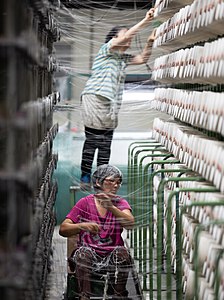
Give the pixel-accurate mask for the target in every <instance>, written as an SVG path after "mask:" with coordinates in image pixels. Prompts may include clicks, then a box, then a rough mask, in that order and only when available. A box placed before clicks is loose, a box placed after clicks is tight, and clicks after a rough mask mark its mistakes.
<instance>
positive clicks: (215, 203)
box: [180, 198, 224, 300]
mask: <svg viewBox="0 0 224 300" xmlns="http://www.w3.org/2000/svg"><path fill="white" fill-rule="evenodd" d="M194 206H198V207H203V206H211V207H215V206H224V198H223V202H222V200H221V199H219V201H217V200H215V201H213V200H210V201H200V202H193V203H191V204H188V205H184V206H182V207H181V209H180V233H181V232H182V218H183V215H184V213H185V212H186V210H187V209H188V208H192V207H194ZM201 225H204V224H201ZM216 225H217V224H216ZM198 226H200V224H198ZM206 226H207V224H206ZM182 244H183V243H182V240H181V247H180V251H181V250H182V248H183V246H182ZM223 253H224V249H223V250H220V253H219V256H218V258H217V261H216V264H217V265H216V269H215V278H217V281H218V262H219V259H220V258H221V256H222V255H223ZM197 259H198V255H196V257H195V258H194V261H195V260H196V264H197ZM181 268H182V260H181ZM195 269H196V267H195ZM196 272H197V271H196ZM196 276H197V274H195V277H196ZM197 278H198V276H197ZM197 289H198V283H197V279H196V280H195V289H194V290H195V292H196V291H197ZM215 295H216V296H215V299H216V300H219V299H218V284H216V286H215Z"/></svg>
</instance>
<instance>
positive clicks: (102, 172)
mask: <svg viewBox="0 0 224 300" xmlns="http://www.w3.org/2000/svg"><path fill="white" fill-rule="evenodd" d="M107 177H111V178H120V180H121V181H122V173H121V171H120V170H119V169H118V168H117V167H115V166H112V165H101V166H99V167H98V168H97V170H96V171H95V172H94V173H93V175H92V182H93V188H94V190H95V191H96V190H100V187H99V186H98V185H97V184H96V182H97V183H98V184H99V185H100V186H101V185H102V184H103V181H104V179H105V178H107Z"/></svg>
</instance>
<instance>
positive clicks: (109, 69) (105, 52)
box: [82, 40, 132, 106]
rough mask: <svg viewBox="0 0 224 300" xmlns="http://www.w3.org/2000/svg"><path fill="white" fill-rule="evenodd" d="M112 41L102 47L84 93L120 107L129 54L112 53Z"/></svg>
mask: <svg viewBox="0 0 224 300" xmlns="http://www.w3.org/2000/svg"><path fill="white" fill-rule="evenodd" d="M111 43H112V40H110V41H109V42H108V43H106V44H104V45H103V46H101V48H100V50H99V52H98V54H97V56H96V58H95V60H94V63H93V67H92V74H91V77H90V78H89V79H88V81H87V83H86V86H85V88H84V90H83V92H82V95H84V94H95V95H100V96H103V97H105V98H107V99H109V100H110V101H113V102H115V103H116V104H117V106H120V103H121V100H122V94H123V89H124V81H125V68H126V66H127V63H128V62H129V61H130V59H131V57H132V56H131V55H129V54H124V53H122V54H120V53H118V52H111V51H110V46H111Z"/></svg>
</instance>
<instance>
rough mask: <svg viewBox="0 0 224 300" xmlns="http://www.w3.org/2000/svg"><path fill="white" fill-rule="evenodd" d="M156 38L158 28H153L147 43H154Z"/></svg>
mask: <svg viewBox="0 0 224 300" xmlns="http://www.w3.org/2000/svg"><path fill="white" fill-rule="evenodd" d="M155 39H156V28H155V29H153V31H152V33H151V34H150V36H149V37H148V39H147V43H153V42H154V41H155Z"/></svg>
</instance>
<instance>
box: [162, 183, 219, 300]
mask: <svg viewBox="0 0 224 300" xmlns="http://www.w3.org/2000/svg"><path fill="white" fill-rule="evenodd" d="M181 192H196V193H205V192H206V193H214V192H219V190H218V189H217V188H215V187H210V188H177V189H176V190H174V191H172V192H171V193H170V195H169V197H168V200H167V240H169V241H171V236H170V234H171V226H170V224H171V202H172V200H173V198H174V197H176V198H175V199H176V213H177V215H176V265H177V267H176V288H177V289H176V299H182V297H183V295H182V284H181V281H182V275H181V267H182V258H181V250H182V248H181V232H180V218H179V198H178V197H177V196H178V195H179V193H181ZM168 235H169V237H168ZM167 252H168V253H167V257H168V256H169V255H170V243H169V242H167ZM157 259H158V258H157ZM168 268H169V266H168ZM167 273H168V272H167ZM167 281H168V283H169V279H167ZM167 289H168V287H167ZM158 292H159V290H158ZM167 292H168V291H167ZM159 296H160V294H159ZM159 299H161V297H160V298H159ZM168 299H171V298H168Z"/></svg>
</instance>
